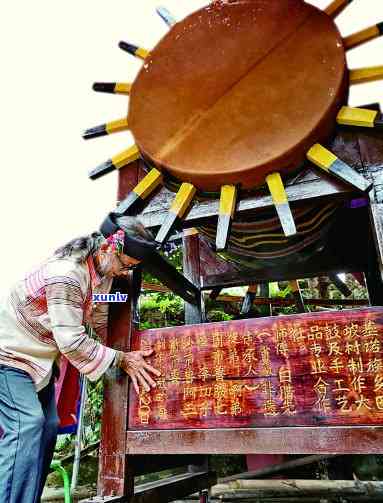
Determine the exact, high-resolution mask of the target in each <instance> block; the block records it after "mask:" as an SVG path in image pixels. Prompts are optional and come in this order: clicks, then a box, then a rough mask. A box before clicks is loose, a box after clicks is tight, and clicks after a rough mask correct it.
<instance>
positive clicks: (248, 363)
mask: <svg viewBox="0 0 383 503" xmlns="http://www.w3.org/2000/svg"><path fill="white" fill-rule="evenodd" d="M257 361H258V360H257V358H256V357H255V349H254V348H247V349H246V350H245V351H244V353H243V362H244V365H245V367H246V368H247V372H246V374H245V376H249V375H257V371H256V369H255V366H256V363H257Z"/></svg>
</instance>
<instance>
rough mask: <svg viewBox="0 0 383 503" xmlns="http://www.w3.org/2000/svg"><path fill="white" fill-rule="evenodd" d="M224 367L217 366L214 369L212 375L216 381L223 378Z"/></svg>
mask: <svg viewBox="0 0 383 503" xmlns="http://www.w3.org/2000/svg"><path fill="white" fill-rule="evenodd" d="M225 373H226V372H225V368H224V367H222V366H217V367H215V369H214V376H215V380H216V381H217V382H218V381H223V378H224V377H225Z"/></svg>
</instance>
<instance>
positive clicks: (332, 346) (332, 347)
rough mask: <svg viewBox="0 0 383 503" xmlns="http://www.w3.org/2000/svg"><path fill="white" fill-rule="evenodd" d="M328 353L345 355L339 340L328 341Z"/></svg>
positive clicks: (330, 354)
mask: <svg viewBox="0 0 383 503" xmlns="http://www.w3.org/2000/svg"><path fill="white" fill-rule="evenodd" d="M328 355H329V356H338V355H339V356H341V355H343V353H342V351H341V349H340V344H339V342H338V341H329V343H328Z"/></svg>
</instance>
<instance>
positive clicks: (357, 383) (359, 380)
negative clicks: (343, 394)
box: [351, 375, 367, 393]
mask: <svg viewBox="0 0 383 503" xmlns="http://www.w3.org/2000/svg"><path fill="white" fill-rule="evenodd" d="M351 386H352V388H353V389H354V391H356V392H357V393H362V391H363V390H364V389H367V386H366V378H365V377H362V376H360V375H358V376H357V377H354V379H353V380H352V381H351Z"/></svg>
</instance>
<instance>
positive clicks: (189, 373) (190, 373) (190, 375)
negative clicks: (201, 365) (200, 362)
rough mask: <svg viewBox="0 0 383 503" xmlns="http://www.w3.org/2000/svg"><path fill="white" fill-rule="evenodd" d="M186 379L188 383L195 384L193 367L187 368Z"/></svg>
mask: <svg viewBox="0 0 383 503" xmlns="http://www.w3.org/2000/svg"><path fill="white" fill-rule="evenodd" d="M185 381H186V383H187V384H193V381H194V373H193V369H191V368H187V369H185Z"/></svg>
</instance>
